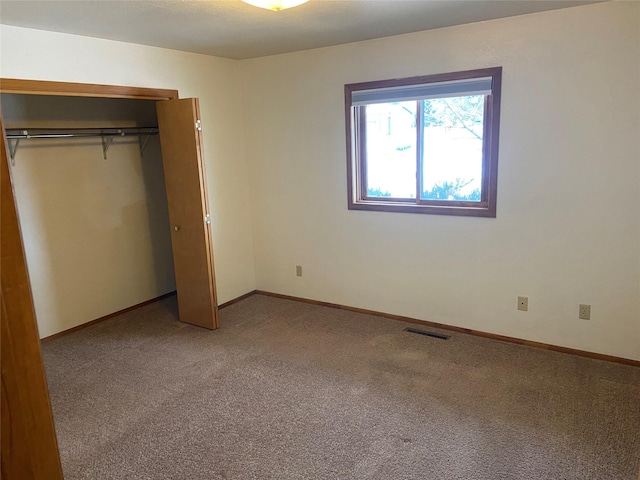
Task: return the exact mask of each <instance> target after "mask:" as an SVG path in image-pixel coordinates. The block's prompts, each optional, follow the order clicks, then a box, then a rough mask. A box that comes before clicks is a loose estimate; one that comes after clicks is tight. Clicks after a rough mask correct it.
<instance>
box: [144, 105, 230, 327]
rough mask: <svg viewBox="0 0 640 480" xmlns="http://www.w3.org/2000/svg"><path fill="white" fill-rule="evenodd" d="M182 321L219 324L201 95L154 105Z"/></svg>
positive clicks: (200, 324) (196, 323) (209, 324)
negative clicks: (201, 123)
mask: <svg viewBox="0 0 640 480" xmlns="http://www.w3.org/2000/svg"><path fill="white" fill-rule="evenodd" d="M156 108H157V112H158V127H159V129H160V146H161V148H162V163H163V166H164V176H165V184H166V187H167V203H168V206H169V220H170V222H171V244H172V247H173V262H174V267H175V276H176V290H177V291H178V310H179V313H180V320H182V321H183V322H187V323H191V324H193V325H199V326H201V327H205V328H210V329H215V328H218V304H217V300H216V286H215V274H214V268H213V248H212V241H211V225H210V221H209V203H208V199H207V188H206V176H205V168H204V158H203V155H202V132H201V130H200V108H199V104H198V99H197V98H186V99H182V100H166V101H162V102H158V103H157V104H156Z"/></svg>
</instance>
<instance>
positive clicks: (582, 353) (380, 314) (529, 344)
mask: <svg viewBox="0 0 640 480" xmlns="http://www.w3.org/2000/svg"><path fill="white" fill-rule="evenodd" d="M255 293H256V294H258V295H266V296H268V297H275V298H282V299H284V300H292V301H294V302H302V303H310V304H312V305H320V306H323V307H330V308H337V309H339V310H347V311H349V312H355V313H363V314H365V315H374V316H376V317H384V318H389V319H391V320H399V321H401V322H406V323H413V324H417V325H426V326H429V327H433V328H441V329H443V330H449V331H452V332H457V333H466V334H469V335H474V336H476V337H484V338H489V339H491V340H499V341H501V342H508V343H515V344H518V345H526V346H527V347H534V348H540V349H543V350H551V351H554V352H560V353H568V354H570V355H577V356H579V357H587V358H593V359H595V360H604V361H605V362H613V363H621V364H623V365H630V366H632V367H640V360H632V359H630V358H623V357H616V356H613V355H604V354H602V353H594V352H587V351H585V350H577V349H575V348H568V347H561V346H559V345H550V344H548V343H541V342H534V341H531V340H524V339H521V338H515V337H507V336H505V335H497V334H495V333H488V332H483V331H480V330H473V329H470V328H463V327H455V326H453V325H445V324H443V323H436V322H430V321H428V320H418V319H417V318H411V317H404V316H402V315H394V314H392V313H384V312H377V311H375V310H367V309H364V308H357V307H349V306H346V305H340V304H337V303H329V302H322V301H320V300H310V299H308V298H300V297H293V296H290V295H282V294H280V293H273V292H266V291H264V290H256V291H255ZM247 296H249V294H247ZM639 480H640V479H639Z"/></svg>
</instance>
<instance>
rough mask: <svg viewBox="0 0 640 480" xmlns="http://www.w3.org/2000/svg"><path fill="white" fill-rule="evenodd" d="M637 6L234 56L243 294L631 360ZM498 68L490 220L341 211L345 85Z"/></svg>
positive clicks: (637, 230) (639, 264)
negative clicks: (242, 137)
mask: <svg viewBox="0 0 640 480" xmlns="http://www.w3.org/2000/svg"><path fill="white" fill-rule="evenodd" d="M639 10H640V4H638V3H634V2H620V3H615V2H614V3H604V4H597V5H591V6H585V7H576V8H570V9H564V10H557V11H552V12H547V13H541V14H534V15H527V16H521V17H514V18H508V19H503V20H496V21H490V22H483V23H477V24H472V25H465V26H460V27H453V28H445V29H440V30H434V31H427V32H420V33H415V34H409V35H403V36H398V37H392V38H386V39H380V40H374V41H367V42H361V43H355V44H349V45H343V46H337V47H330V48H325V49H318V50H311V51H305V52H299V53H292V54H286V55H280V56H274V57H267V58H261V59H254V60H248V61H243V62H242V63H241V72H242V78H243V85H244V93H245V112H246V122H247V135H246V141H247V152H248V157H249V164H250V177H251V185H252V190H251V191H252V193H253V214H254V215H253V218H254V235H255V248H256V250H255V252H256V276H257V286H258V288H259V289H263V290H269V291H273V292H279V293H283V294H290V295H296V296H301V297H306V298H312V299H318V300H323V301H328V302H335V303H340V304H345V305H351V306H355V307H362V308H367V309H372V310H379V311H383V312H390V313H394V314H400V315H407V316H410V317H415V318H419V319H425V320H431V321H435V322H441V323H445V324H449V325H456V326H461V327H467V328H472V329H477V330H482V331H485V332H492V333H496V334H502V335H508V336H513V337H519V338H525V339H529V340H534V341H540V342H546V343H550V344H555V345H562V346H566V347H571V348H578V349H583V350H588V351H592V352H598V353H604V354H611V355H618V356H622V357H627V358H633V359H640V213H639V212H640V195H639V194H638V191H639V187H638V185H639V182H640V171H639V169H640V144H639V141H638V138H639V137H638V133H639V132H640V119H639V116H640V95H639V93H640V92H639V90H640V88H639V86H640V73H639V63H640V57H639V51H640V45H639V31H638V30H639V25H640V13H639ZM500 65H501V66H502V67H503V69H504V70H503V90H502V123H501V129H500V159H499V162H500V166H499V185H498V212H497V218H496V219H485V218H463V217H446V216H433V215H411V214H392V213H383V212H362V211H349V210H347V198H346V196H347V194H346V191H347V187H346V162H345V133H344V113H343V110H344V103H343V102H344V99H343V98H344V97H343V86H344V84H346V83H352V82H361V81H368V80H380V79H388V78H397V77H406V76H412V75H426V74H432V73H441V72H451V71H457V70H468V69H474V68H482V67H493V66H500ZM295 265H302V266H303V267H304V276H303V277H302V278H297V277H296V275H295ZM518 295H527V296H529V312H527V313H523V312H519V311H517V310H516V297H517V296H518ZM580 303H588V304H591V305H592V311H591V315H592V317H591V320H589V321H584V320H579V319H578V318H577V315H578V304H580Z"/></svg>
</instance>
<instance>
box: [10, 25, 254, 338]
mask: <svg viewBox="0 0 640 480" xmlns="http://www.w3.org/2000/svg"><path fill="white" fill-rule="evenodd" d="M0 76H2V77H8V78H25V79H33V80H56V81H67V82H83V83H102V84H113V85H130V86H141V87H155V88H170V89H177V90H179V92H180V96H181V97H190V96H193V97H199V98H200V107H201V115H202V123H203V136H204V152H205V161H206V168H207V179H208V190H209V197H210V198H209V204H210V208H211V214H212V227H213V237H214V238H213V243H214V254H215V264H216V278H217V285H218V300H219V302H220V303H223V302H225V301H228V300H231V299H233V298H235V297H237V296H239V295H242V294H244V293H246V292H247V291H251V290H253V289H255V276H254V261H253V244H252V242H253V235H252V231H251V228H252V227H251V218H250V209H249V205H247V204H246V202H243V201H241V200H240V199H242V198H246V197H247V196H248V194H249V185H248V173H247V167H246V163H245V152H244V136H243V133H244V132H243V124H242V110H241V108H240V104H241V95H240V88H239V86H238V81H237V78H238V73H237V62H235V61H231V60H224V59H218V58H213V57H207V56H203V55H196V54H189V53H183V52H177V51H172V50H166V49H161V48H153V47H146V46H141V45H132V44H126V43H121V42H113V41H107V40H99V39H94V38H87V37H80V36H75V35H66V34H58V33H51V32H44V31H39V30H32V29H24V28H17V27H11V26H6V25H2V26H0ZM93 148H94V147H92V148H91V151H90V152H89V151H87V152H83V153H86V154H87V155H93V154H94V151H93ZM98 148H99V147H98ZM112 148H114V147H112ZM131 148H133V149H134V150H135V149H137V147H136V146H132V147H131ZM74 152H75V153H76V154H77V155H82V154H83V153H81V151H80V150H77V149H76V150H74ZM22 153H23V152H22V151H20V152H19V153H18V155H19V156H20V155H22ZM98 155H100V153H98ZM18 160H19V159H18ZM69 161H70V162H72V161H75V160H74V159H69ZM21 166H22V164H21ZM127 168H129V171H128V174H138V173H139V171H138V172H136V170H135V167H133V166H131V165H130V166H128V167H127ZM110 172H111V170H108V169H106V168H105V169H104V171H103V172H102V174H104V175H109V174H110ZM52 174H53V173H52ZM98 174H99V172H97V171H96V172H93V175H98ZM81 175H82V172H81V171H76V172H74V173H73V174H72V175H70V176H68V177H62V176H56V177H54V178H55V180H56V181H59V182H62V184H61V186H60V188H61V189H65V188H67V187H65V185H72V184H73V182H76V181H81V180H82V179H80V178H79V177H80V176H81ZM64 182H67V183H66V184H65V183H64ZM128 186H130V183H123V184H122V185H121V186H120V187H118V188H117V189H116V194H117V195H118V198H119V201H120V202H121V204H120V205H118V204H115V205H113V208H114V209H118V207H124V204H126V203H127V202H135V201H136V200H135V199H134V198H129V197H131V196H135V195H136V193H133V192H131V191H129V190H127V187H128ZM20 187H24V188H22V191H23V193H24V197H29V196H31V197H32V198H33V199H34V200H37V198H38V196H39V195H40V194H41V192H40V189H41V187H42V188H46V187H45V186H42V185H40V186H38V185H33V184H31V185H28V184H27V185H20ZM36 187H37V188H36ZM27 188H30V189H31V190H30V192H29V193H27V192H26V191H25V190H26V189H27ZM138 193H139V192H138ZM24 197H23V198H22V199H20V200H22V201H23V202H24V201H27V200H25V199H24ZM125 210H126V209H124V208H121V209H120V211H119V213H118V215H120V216H121V218H120V219H122V217H124V216H126V215H131V217H130V218H129V221H133V219H134V217H136V215H138V214H141V212H137V213H135V212H132V211H129V213H127V212H126V211H125ZM134 213H135V215H134ZM111 220H114V219H111ZM88 221H94V222H96V223H97V222H98V219H97V218H93V219H89V220H88ZM41 227H42V225H41V224H36V225H29V224H27V225H23V228H25V229H26V230H28V232H33V236H35V235H37V233H36V232H37V231H38V229H40V228H41ZM103 227H104V228H106V229H107V231H106V232H105V233H106V234H107V235H111V236H116V237H118V235H120V234H119V233H118V232H117V230H118V228H119V226H118V224H117V222H116V221H115V220H114V221H113V222H106V224H104V225H103V226H101V227H100V228H103ZM55 228H56V230H55V234H56V235H63V233H64V231H65V230H66V229H68V228H69V225H68V224H65V223H64V221H63V222H62V223H58V224H56V225H55ZM29 236H30V238H29V240H27V241H26V243H29V242H36V241H41V240H42V238H40V239H34V238H32V237H31V234H29ZM121 240H122V238H121ZM141 241H142V240H141ZM146 241H147V244H148V248H149V250H151V249H152V248H153V245H152V243H151V240H150V239H147V240H146ZM96 248H99V246H96ZM137 248H138V250H136V252H128V253H127V256H126V258H127V260H128V261H131V262H133V263H132V264H130V269H131V270H135V271H136V272H137V273H136V274H135V275H134V276H133V278H135V279H136V280H135V281H133V279H132V282H131V284H128V285H116V286H115V287H113V289H112V290H111V291H109V292H107V291H104V290H103V291H102V292H101V291H100V290H99V289H95V290H94V292H93V295H94V296H99V295H103V296H104V297H107V298H108V299H109V301H107V302H99V303H101V305H100V308H95V303H96V302H95V299H89V298H88V297H85V298H87V300H86V303H80V304H77V305H76V307H75V308H76V311H74V312H73V313H72V314H71V315H70V316H69V315H68V310H65V309H63V310H56V312H55V313H54V312H53V311H52V310H53V309H54V308H55V309H58V308H59V305H62V304H64V305H66V304H67V303H68V299H67V297H66V295H68V293H69V292H66V293H65V292H63V291H61V290H59V288H63V287H64V288H66V286H59V287H56V289H54V290H52V291H50V292H49V294H48V296H47V297H46V299H43V298H42V297H38V298H36V299H35V300H36V306H37V309H38V313H39V315H38V319H39V326H40V331H41V335H43V336H44V335H49V334H52V333H56V332H58V331H60V330H63V329H65V328H69V327H70V326H73V325H74V324H78V323H83V322H86V321H89V320H92V319H95V318H97V317H99V316H101V315H105V314H108V313H111V312H113V311H116V310H119V309H122V308H126V307H128V306H130V305H131V304H133V303H137V302H139V301H144V300H147V299H149V298H152V297H154V296H156V295H159V294H162V293H164V290H166V288H165V287H166V285H165V284H162V285H160V284H155V283H154V282H155V281H156V280H155V275H156V272H155V271H154V270H151V269H149V268H148V259H147V258H146V257H145V255H144V254H143V253H142V251H143V248H142V246H138V247H137ZM40 250H41V252H40V256H39V257H38V259H37V261H35V260H34V261H29V271H30V276H31V278H32V281H34V280H35V282H36V283H37V282H38V281H40V279H41V278H43V277H49V278H53V277H52V270H51V266H52V265H56V264H58V263H60V262H69V263H68V264H67V267H66V268H67V269H69V270H71V269H74V268H75V269H77V270H78V271H80V272H85V271H86V272H87V274H89V273H90V272H88V270H91V269H90V268H89V266H88V265H86V263H85V262H84V261H82V260H81V259H80V258H78V256H76V255H72V254H69V255H68V256H66V257H64V259H60V258H54V257H52V256H50V255H49V254H48V253H47V251H46V250H44V248H41V249H40ZM32 259H33V257H32ZM145 265H146V266H145ZM143 272H146V273H143ZM101 273H104V274H105V275H104V278H105V281H106V282H107V283H108V279H113V278H115V277H117V276H118V275H121V274H122V272H121V271H120V272H114V271H109V272H101ZM135 285H138V287H136V286H135ZM103 286H104V285H103ZM125 286H126V288H125ZM116 289H120V291H119V293H118V292H116V291H115V290H116ZM134 290H135V291H134ZM39 302H40V305H41V307H38V304H39ZM44 310H46V311H47V312H49V313H50V316H49V317H48V318H47V319H46V321H45V320H44V316H43V315H44V314H42V312H43V311H44ZM80 317H82V318H80ZM70 318H73V320H70Z"/></svg>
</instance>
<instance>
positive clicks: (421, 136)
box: [345, 67, 502, 217]
mask: <svg viewBox="0 0 640 480" xmlns="http://www.w3.org/2000/svg"><path fill="white" fill-rule="evenodd" d="M501 78H502V67H496V68H487V69H482V70H471V71H466V72H456V73H445V74H439V75H430V76H424V77H413V78H404V79H399V80H383V81H376V82H366V83H355V84H351V85H345V103H346V113H347V118H346V120H347V143H348V145H347V160H348V189H349V209H355V210H379V211H387V212H407V213H430V214H440V215H467V216H479V217H495V216H496V194H497V183H498V133H499V123H500V85H501Z"/></svg>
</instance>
